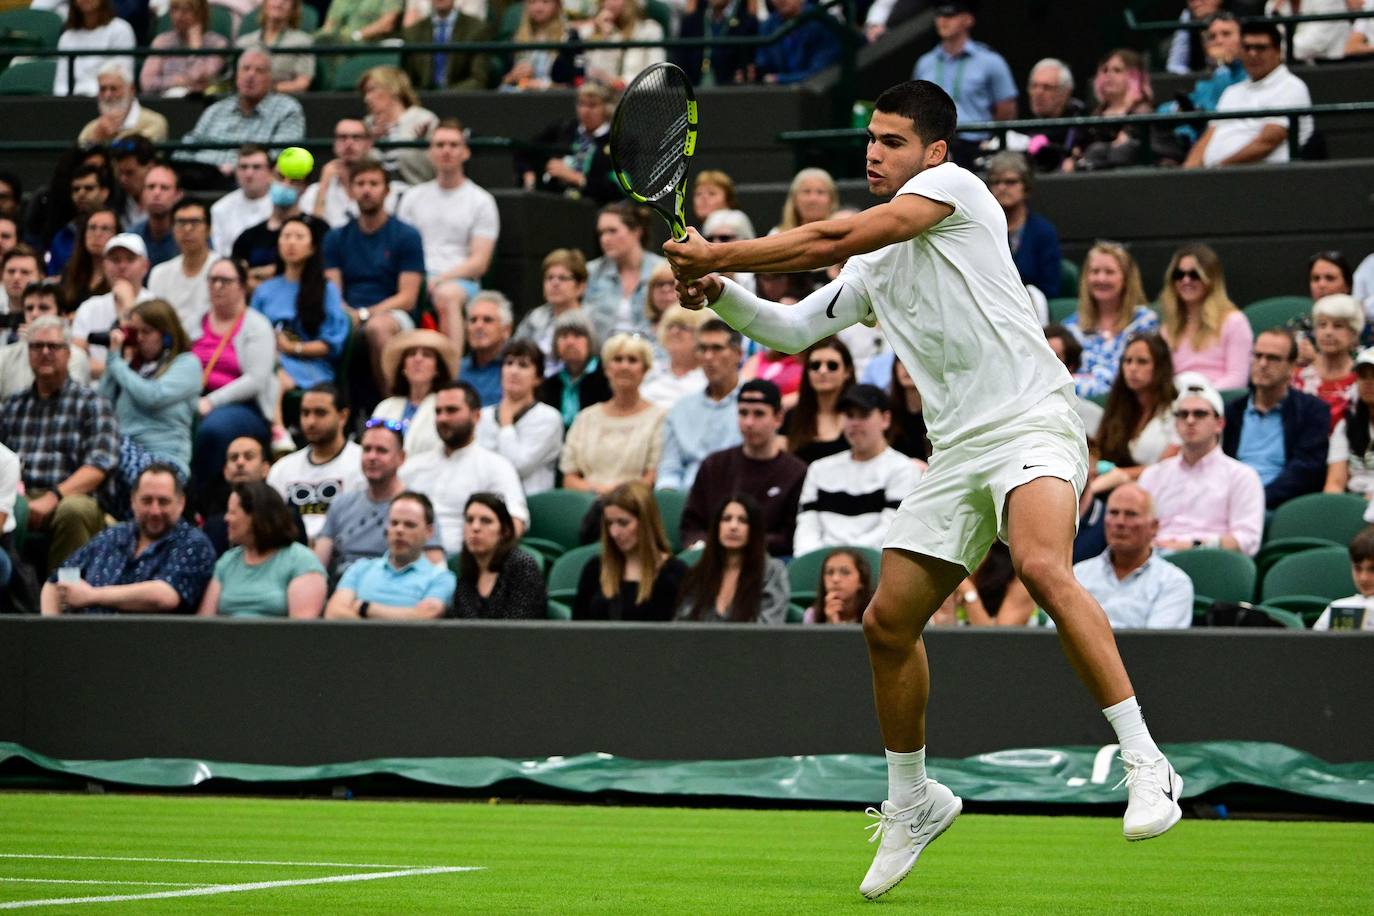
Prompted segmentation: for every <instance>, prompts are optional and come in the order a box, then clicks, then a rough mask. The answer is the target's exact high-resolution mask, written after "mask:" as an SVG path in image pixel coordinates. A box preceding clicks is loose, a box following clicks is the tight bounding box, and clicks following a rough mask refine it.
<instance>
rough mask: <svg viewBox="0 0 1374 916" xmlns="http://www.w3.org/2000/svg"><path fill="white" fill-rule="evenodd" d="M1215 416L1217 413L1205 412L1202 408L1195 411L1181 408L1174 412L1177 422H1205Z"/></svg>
mask: <svg viewBox="0 0 1374 916" xmlns="http://www.w3.org/2000/svg"><path fill="white" fill-rule="evenodd" d="M1214 416H1216V414H1215V413H1213V412H1212V411H1210V410H1204V409H1202V408H1201V407H1199V408H1196V409H1194V410H1188V409H1186V408H1180V409H1179V410H1175V411H1174V419H1175V420H1205V419H1207V418H1208V417H1214Z"/></svg>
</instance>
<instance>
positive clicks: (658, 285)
mask: <svg viewBox="0 0 1374 916" xmlns="http://www.w3.org/2000/svg"><path fill="white" fill-rule="evenodd" d="M665 286H666V287H667V288H669V289H673V288H674V287H676V286H677V281H676V280H655V281H654V282H652V283H650V284H649V287H650V288H651V289H663V288H664V287H665Z"/></svg>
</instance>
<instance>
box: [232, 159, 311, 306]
mask: <svg viewBox="0 0 1374 916" xmlns="http://www.w3.org/2000/svg"><path fill="white" fill-rule="evenodd" d="M308 178H309V176H308V175H307V176H303V177H301V178H297V179H292V178H287V177H286V176H285V175H283V174H282V173H281V171H280V170H278V169H274V170H273V172H272V185H271V187H269V188H268V190H267V198H268V200H270V201H271V202H272V212H271V213H270V214H268V216H267V219H265V220H263V221H262V222H260V223H257V224H256V225H253V226H249V227H248V228H247V229H245V230H243V232H241V233H240V234H239V237H238V238H237V239H235V240H234V247H233V258H234V260H236V261H243V262H244V263H246V264H247V265H248V285H249V287H250V295H251V290H256V289H257V287H258V284H259V283H262V282H263V281H264V280H270V279H271V278H273V277H275V276H276V275H277V237H278V236H279V235H281V227H282V224H283V223H285V222H286V221H287V220H288V219H291V218H292V217H295V218H296V219H300V220H303V221H304V222H305V224H306V226H308V227H309V229H310V232H311V234H312V235H313V236H314V240H315V248H316V249H319V248H320V246H321V245H322V244H323V243H324V234H325V233H326V232H328V231H329V224H328V223H326V222H325V221H324V220H322V219H320V218H319V217H317V216H314V215H310V214H303V213H302V212H301V195H302V194H304V193H305V189H306V188H307V187H309V186H310V182H309V181H308V180H307V179H308Z"/></svg>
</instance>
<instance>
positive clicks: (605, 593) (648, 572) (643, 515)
mask: <svg viewBox="0 0 1374 916" xmlns="http://www.w3.org/2000/svg"><path fill="white" fill-rule="evenodd" d="M686 574H687V564H686V563H684V562H682V560H680V559H678V558H677V557H675V556H673V555H672V552H671V550H670V548H669V546H668V536H667V535H666V534H665V533H664V531H663V518H662V516H660V515H659V512H658V505H657V504H656V503H655V502H654V494H653V491H652V490H651V489H650V488H649V485H648V484H646V483H644V482H643V481H639V480H632V481H630V482H628V483H624V484H621V485H620V486H618V487H616V488H615V489H614V490H612V491H611V492H610V493H609V494H608V495H607V496H606V500H605V505H604V506H603V508H602V513H601V553H600V554H599V555H598V556H595V557H592V558H591V560H589V561H588V562H587V564H586V565H585V566H583V567H582V575H581V577H580V578H579V580H578V583H577V598H576V599H575V602H574V604H573V619H574V620H632V621H663V620H670V619H672V616H673V613H674V611H676V610H677V600H678V594H679V592H680V591H681V587H682V580H683V577H684V576H685V575H686Z"/></svg>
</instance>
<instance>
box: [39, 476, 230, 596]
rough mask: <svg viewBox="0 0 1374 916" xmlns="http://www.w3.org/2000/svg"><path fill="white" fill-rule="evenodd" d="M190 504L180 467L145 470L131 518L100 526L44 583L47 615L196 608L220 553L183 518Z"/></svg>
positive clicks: (140, 478) (139, 483)
mask: <svg viewBox="0 0 1374 916" xmlns="http://www.w3.org/2000/svg"><path fill="white" fill-rule="evenodd" d="M185 508H186V493H185V491H184V490H183V489H182V485H181V479H180V476H179V473H178V471H177V469H176V468H175V467H172V466H171V465H168V464H161V463H153V464H150V465H148V466H147V467H145V468H144V469H143V473H142V474H140V475H139V477H138V480H137V481H136V483H135V486H134V491H133V521H131V522H123V523H121V524H118V525H115V526H114V527H113V528H108V529H106V530H104V531H102V532H101V533H100V534H98V535H96V536H95V537H94V538H92V539H91V540H90V541H89V542H87V543H86V544H85V545H84V546H82V547H81V548H80V549H78V550H76V551H74V552H73V553H71V554H70V555H69V556H67V557H65V558H63V559H62V561H61V564H60V566H59V568H57V569H56V570H55V571H54V572H53V573H52V575H51V576H50V577H49V578H48V581H47V583H46V584H44V586H43V592H42V595H41V599H40V600H41V603H42V612H43V614H44V615H48V616H51V615H56V614H64V613H81V614H117V613H128V614H154V613H162V614H171V613H182V614H189V613H191V612H192V611H193V610H194V609H195V608H196V607H197V606H198V605H200V603H201V596H202V594H203V593H204V592H205V590H206V583H207V582H208V581H209V580H210V574H211V571H212V569H213V567H214V563H215V554H214V549H213V548H212V547H211V546H210V542H209V541H208V540H207V539H206V537H205V535H203V534H201V533H200V532H199V531H197V530H196V529H195V528H194V527H192V526H191V525H190V524H189V523H188V522H187V521H186V520H185V519H184V518H182V512H183V511H184V510H185Z"/></svg>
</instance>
